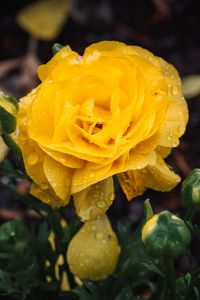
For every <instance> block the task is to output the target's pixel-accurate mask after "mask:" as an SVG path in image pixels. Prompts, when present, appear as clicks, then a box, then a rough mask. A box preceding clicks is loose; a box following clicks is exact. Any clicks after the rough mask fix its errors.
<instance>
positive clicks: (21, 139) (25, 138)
mask: <svg viewBox="0 0 200 300" xmlns="http://www.w3.org/2000/svg"><path fill="white" fill-rule="evenodd" d="M19 140H20V142H21V143H22V144H24V143H25V142H26V140H27V137H26V135H23V134H20V135H19Z"/></svg>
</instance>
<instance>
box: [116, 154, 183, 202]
mask: <svg viewBox="0 0 200 300" xmlns="http://www.w3.org/2000/svg"><path fill="white" fill-rule="evenodd" d="M118 179H119V181H120V184H121V187H122V189H123V191H124V193H125V194H126V196H127V199H128V200H131V199H132V198H134V197H136V196H139V195H141V194H143V192H144V191H145V190H146V188H151V189H153V190H156V191H162V192H166V191H170V190H171V189H173V188H174V187H175V186H176V185H177V184H178V183H179V182H180V177H179V176H178V175H177V174H175V173H174V172H173V171H171V170H170V169H169V167H168V166H167V165H166V163H165V162H164V160H163V159H162V158H161V157H160V156H159V155H157V162H156V164H155V165H148V166H147V167H146V168H144V169H142V170H134V171H127V172H125V173H121V174H119V175H118Z"/></svg>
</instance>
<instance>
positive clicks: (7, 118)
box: [0, 106, 17, 133]
mask: <svg viewBox="0 0 200 300" xmlns="http://www.w3.org/2000/svg"><path fill="white" fill-rule="evenodd" d="M0 121H1V126H2V128H3V130H4V131H5V132H7V133H12V132H14V131H15V128H16V124H17V121H16V118H15V116H13V115H12V114H11V113H9V112H8V111H7V110H6V109H4V108H3V107H1V106H0Z"/></svg>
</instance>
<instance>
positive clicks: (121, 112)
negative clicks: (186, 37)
mask: <svg viewBox="0 0 200 300" xmlns="http://www.w3.org/2000/svg"><path fill="white" fill-rule="evenodd" d="M38 74H39V77H40V79H41V81H42V82H41V84H40V85H39V86H38V87H37V88H36V89H34V90H33V91H32V92H31V93H30V94H28V95H27V96H26V97H24V98H22V99H21V101H20V110H19V114H18V128H19V135H18V141H19V144H20V146H21V149H22V153H23V157H24V162H25V166H26V170H27V173H28V174H29V175H30V176H31V177H32V179H33V181H34V183H33V185H32V188H31V193H32V194H33V195H35V196H36V197H38V198H39V199H41V200H42V201H44V202H46V203H48V204H50V205H52V206H53V207H59V206H62V205H66V204H67V203H68V202H69V199H70V195H73V197H74V203H75V207H76V210H77V213H78V214H79V216H80V217H81V218H82V219H83V220H91V219H95V218H96V217H97V216H98V215H101V214H103V213H105V211H106V210H107V209H108V207H109V206H110V205H111V204H112V201H113V198H114V190H113V182H112V176H113V175H115V174H118V179H119V181H120V183H121V186H122V188H123V190H124V192H125V193H126V195H127V198H128V199H131V198H132V197H135V196H137V195H140V194H142V193H143V192H144V190H145V189H146V188H153V189H155V190H161V191H168V190H170V189H171V188H173V187H174V186H175V185H176V184H177V183H178V182H179V177H178V176H177V175H176V174H174V173H173V172H172V171H171V170H170V169H169V168H168V166H167V165H166V164H165V162H164V160H163V158H165V157H166V156H167V155H168V154H169V153H170V150H171V148H172V147H175V146H177V145H178V144H179V137H180V136H181V135H182V134H183V133H184V131H185V126H186V123H187V120H188V111H187V105H186V102H185V99H184V98H183V95H182V88H181V81H180V78H179V76H178V73H177V71H176V70H175V69H174V67H173V66H171V65H170V64H168V63H167V62H165V61H164V60H163V59H161V58H159V57H156V56H154V55H153V54H152V53H150V52H149V51H147V50H144V49H142V48H140V47H137V46H127V45H125V44H123V43H120V42H100V43H97V44H93V45H91V46H89V47H88V48H87V49H86V50H85V52H84V54H83V56H80V55H79V54H77V53H76V52H74V51H72V50H71V49H70V48H69V47H64V48H63V49H61V50H60V51H59V52H58V53H57V54H56V55H55V56H54V57H53V58H52V59H51V60H50V61H49V62H48V63H47V64H46V65H41V66H40V67H39V69H38Z"/></svg>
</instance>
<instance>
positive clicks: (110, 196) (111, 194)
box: [109, 193, 115, 201]
mask: <svg viewBox="0 0 200 300" xmlns="http://www.w3.org/2000/svg"><path fill="white" fill-rule="evenodd" d="M114 198H115V194H114V193H110V195H109V200H110V201H112V200H113V199H114Z"/></svg>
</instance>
